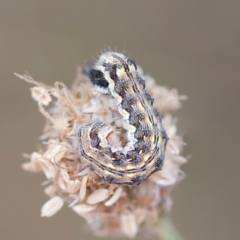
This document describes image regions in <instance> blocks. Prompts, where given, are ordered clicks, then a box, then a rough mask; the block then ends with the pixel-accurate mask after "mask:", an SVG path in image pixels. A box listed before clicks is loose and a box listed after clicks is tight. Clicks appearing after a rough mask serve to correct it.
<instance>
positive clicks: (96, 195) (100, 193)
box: [87, 188, 109, 204]
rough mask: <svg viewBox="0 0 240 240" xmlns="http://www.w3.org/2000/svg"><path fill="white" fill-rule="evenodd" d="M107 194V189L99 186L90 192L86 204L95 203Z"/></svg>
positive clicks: (106, 196) (103, 198)
mask: <svg viewBox="0 0 240 240" xmlns="http://www.w3.org/2000/svg"><path fill="white" fill-rule="evenodd" d="M108 196H109V193H108V190H107V189H105V188H100V189H98V190H96V191H94V192H93V193H91V194H90V195H89V196H88V198H87V203H88V204H96V203H99V202H102V201H104V200H105V199H107V198H108Z"/></svg>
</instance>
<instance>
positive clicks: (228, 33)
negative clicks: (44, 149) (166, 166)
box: [0, 0, 240, 240]
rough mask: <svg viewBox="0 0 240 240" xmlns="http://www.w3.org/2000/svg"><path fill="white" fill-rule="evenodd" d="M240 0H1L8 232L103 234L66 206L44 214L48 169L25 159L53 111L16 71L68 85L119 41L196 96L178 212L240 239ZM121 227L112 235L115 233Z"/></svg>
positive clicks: (187, 119)
mask: <svg viewBox="0 0 240 240" xmlns="http://www.w3.org/2000/svg"><path fill="white" fill-rule="evenodd" d="M239 10H240V2H239V1H231V0H229V1H222V0H201V1H195V0H192V1H178V0H175V1H172V0H168V1H162V0H161V1H160V0H159V1H157V0H156V1H142V0H135V1H125V0H122V1H80V0H79V1H73V0H71V1H67V0H66V1H60V0H58V1H57V0H52V1H47V0H21V1H19V0H8V1H7V0H6V1H4V0H1V1H0V68H1V70H0V81H1V88H0V89H1V90H0V91H1V94H0V109H1V114H0V116H1V129H0V131H1V138H0V147H1V167H0V172H1V174H0V190H1V200H0V201H1V204H0V239H1V240H13V239H24V240H32V239H34V240H40V239H58V240H66V239H71V240H73V239H97V238H95V237H93V236H92V235H91V234H90V233H88V231H87V230H86V225H85V224H84V222H83V221H82V220H81V219H80V217H78V216H77V215H76V214H75V213H74V212H72V211H70V210H69V209H68V208H67V207H66V206H65V207H64V208H63V210H61V211H60V212H59V213H57V215H55V216H54V217H52V218H50V219H46V218H40V208H41V206H42V204H43V203H44V202H45V201H46V200H47V197H46V196H45V195H44V193H43V188H42V187H41V185H40V184H41V182H42V181H43V180H44V179H45V178H44V176H43V175H42V174H38V175H37V174H30V173H27V172H24V171H22V169H21V164H22V163H23V162H24V161H25V159H23V158H22V156H21V154H22V153H23V152H26V153H31V152H32V151H34V150H35V149H37V146H38V144H39V143H40V141H39V140H38V137H39V135H40V134H41V131H42V128H43V125H44V120H43V117H42V116H41V115H40V113H39V112H38V110H37V105H36V103H35V102H34V101H33V100H32V99H31V97H30V92H29V87H30V85H28V84H27V83H25V82H23V81H21V80H19V79H17V78H16V77H15V76H14V75H13V73H14V72H18V73H24V71H25V70H27V71H28V72H29V73H30V74H31V75H32V76H33V77H34V78H35V79H36V80H38V81H42V82H45V83H47V84H52V83H53V82H55V81H62V82H64V83H66V84H67V85H68V86H70V85H71V82H72V80H73V79H74V76H75V73H76V68H77V66H78V65H81V64H84V63H85V62H87V61H91V60H93V58H95V57H96V56H97V55H98V54H99V53H100V52H101V50H104V49H105V48H108V47H111V48H112V49H115V48H116V49H117V50H118V51H123V50H126V53H127V54H128V55H129V56H130V57H131V58H135V59H136V61H137V63H138V64H139V65H140V66H142V67H143V69H144V70H145V72H146V73H150V74H151V75H152V76H153V77H154V78H156V79H157V81H158V82H159V83H160V84H162V85H164V86H169V87H176V88H177V89H179V91H180V93H182V94H186V95H188V96H189V100H188V101H187V102H185V103H184V107H183V108H182V109H181V110H180V111H179V112H178V113H177V114H176V115H177V116H178V126H179V133H180V134H181V135H183V136H184V139H185V141H186V142H187V144H188V145H187V147H186V148H185V152H184V154H185V155H189V154H191V155H192V158H191V159H190V161H189V163H188V164H186V165H185V166H184V167H183V170H184V171H185V172H186V174H187V178H186V180H185V181H183V182H182V183H181V184H180V185H179V186H178V187H177V188H176V190H175V191H174V193H173V197H174V208H173V211H172V214H171V215H172V219H173V222H174V223H175V225H176V226H177V228H178V229H179V231H180V232H181V233H182V235H183V236H184V237H185V239H186V240H202V239H207V240H215V239H217V240H226V239H231V240H235V239H240V237H239V236H240V223H239V217H240V210H239V202H240V190H239V183H240V181H239V180H240V178H239V170H240V159H239V156H240V144H239V133H240V129H239V120H240V112H239V104H240V97H239V92H240V69H239V68H240V14H239V13H240V12H239ZM113 238H114V237H112V239H113Z"/></svg>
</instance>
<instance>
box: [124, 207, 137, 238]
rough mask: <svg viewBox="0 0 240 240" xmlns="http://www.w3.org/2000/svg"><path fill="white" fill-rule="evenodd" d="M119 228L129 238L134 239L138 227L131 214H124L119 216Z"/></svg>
mask: <svg viewBox="0 0 240 240" xmlns="http://www.w3.org/2000/svg"><path fill="white" fill-rule="evenodd" d="M121 228H122V231H123V232H124V233H125V234H126V235H127V236H128V237H129V238H134V237H135V236H136V234H137V232H138V225H137V223H136V219H135V216H134V215H133V213H131V212H124V213H122V214H121Z"/></svg>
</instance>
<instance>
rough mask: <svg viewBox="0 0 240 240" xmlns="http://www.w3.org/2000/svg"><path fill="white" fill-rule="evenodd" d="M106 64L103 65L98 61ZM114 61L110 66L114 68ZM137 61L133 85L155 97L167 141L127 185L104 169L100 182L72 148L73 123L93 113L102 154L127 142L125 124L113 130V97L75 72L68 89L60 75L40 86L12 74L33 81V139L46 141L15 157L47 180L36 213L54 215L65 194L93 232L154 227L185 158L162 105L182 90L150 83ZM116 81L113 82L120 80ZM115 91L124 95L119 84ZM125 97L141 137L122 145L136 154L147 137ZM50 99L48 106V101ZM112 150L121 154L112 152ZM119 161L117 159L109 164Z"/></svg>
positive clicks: (174, 104)
mask: <svg viewBox="0 0 240 240" xmlns="http://www.w3.org/2000/svg"><path fill="white" fill-rule="evenodd" d="M129 64H130V63H129ZM108 67H109V66H107V65H106V68H108ZM129 68H131V69H133V68H134V65H133V64H131V65H129ZM121 69H122V68H121ZM121 69H120V68H119V69H118V68H117V70H116V71H121ZM137 69H138V73H139V74H140V75H141V76H138V79H140V78H141V79H144V80H145V81H144V82H145V83H146V86H145V83H144V82H143V83H144V84H143V83H142V81H141V84H142V85H141V86H142V88H145V89H146V91H147V92H148V93H149V94H150V96H151V99H150V97H149V101H150V102H151V103H152V98H153V99H155V101H154V107H155V108H156V112H157V111H159V112H161V113H164V115H165V117H164V118H163V124H164V127H165V129H166V130H167V135H168V137H169V138H170V141H169V142H168V144H167V148H166V152H165V163H164V165H163V169H162V171H157V172H155V173H154V174H152V175H151V176H150V177H149V178H147V179H145V180H144V181H143V182H142V183H141V184H140V185H139V186H137V187H135V188H130V187H128V186H125V185H121V186H119V185H116V184H114V183H115V179H114V178H113V177H112V176H111V175H108V176H106V177H105V179H108V180H109V181H108V182H106V181H105V180H104V178H100V177H99V176H98V175H97V174H96V173H95V172H94V171H93V169H92V168H91V166H90V165H88V164H87V163H86V162H84V161H83V157H82V156H81V155H79V152H78V145H79V142H78V136H77V133H78V130H79V128H80V127H82V126H85V125H88V124H91V123H92V122H93V121H101V122H103V123H105V125H106V129H105V131H101V132H100V133H99V136H100V138H101V141H100V142H101V143H102V145H99V142H98V141H97V142H96V146H97V147H98V148H99V149H102V151H105V153H107V154H108V156H109V157H111V156H113V155H114V156H115V155H117V151H118V149H119V148H122V147H124V146H126V145H127V138H128V136H127V134H126V131H123V130H121V129H122V128H123V125H124V124H123V121H122V116H121V114H119V112H118V111H117V110H116V104H117V102H116V100H115V99H113V98H111V96H110V95H104V94H99V93H98V92H96V91H95V89H94V87H93V85H92V83H91V82H90V80H89V79H88V78H86V76H82V75H81V73H79V75H78V76H77V79H76V81H75V82H74V84H73V88H72V89H67V87H66V86H65V85H64V84H62V83H56V84H55V85H54V86H52V87H51V86H46V85H44V84H42V83H38V82H36V81H34V80H33V79H32V78H31V77H30V76H28V75H24V76H20V75H17V76H18V77H20V78H21V79H24V80H26V81H27V82H30V83H32V84H34V85H35V87H33V88H32V89H31V92H32V97H33V98H34V99H35V100H36V101H37V102H38V106H39V110H40V112H41V113H42V115H43V116H44V117H45V118H46V126H45V128H44V132H43V135H42V136H41V139H42V140H43V141H44V143H46V141H47V144H43V146H42V148H41V149H40V150H39V151H38V152H33V153H32V154H31V155H30V156H29V160H30V161H29V162H27V163H24V164H23V165H22V167H23V169H24V170H26V171H30V172H39V171H42V172H44V174H45V176H46V178H47V179H48V183H49V186H46V188H45V193H46V194H47V195H48V196H50V197H51V199H50V200H49V201H48V202H46V203H45V204H44V205H43V207H42V210H41V216H44V217H50V216H52V215H54V214H55V213H56V212H57V211H59V210H60V209H61V208H62V206H63V203H64V202H66V203H67V204H68V205H69V206H70V207H71V208H72V209H73V210H74V211H75V212H76V213H77V214H79V215H80V216H81V217H83V218H84V219H86V221H87V223H88V224H89V226H90V227H92V229H93V232H94V233H95V234H97V235H102V236H106V235H108V236H112V235H113V234H114V235H126V236H128V237H129V238H133V237H134V236H136V234H137V233H138V231H139V229H140V228H141V230H143V229H144V228H148V229H149V227H151V229H152V231H154V229H155V228H154V226H155V224H156V223H157V222H159V218H161V215H162V213H163V212H167V211H169V209H170V208H171V196H170V192H171V190H172V189H173V187H174V186H175V185H176V183H177V182H179V181H180V180H181V179H183V177H184V174H183V173H182V171H181V170H180V166H181V165H182V164H183V163H185V162H186V159H185V158H184V157H182V156H180V155H178V154H179V151H181V149H182V140H181V138H180V137H179V136H176V130H177V128H176V125H175V120H174V119H173V118H172V116H171V115H170V112H171V111H173V110H177V109H179V108H180V106H181V100H184V99H186V97H185V96H180V95H179V94H178V92H177V91H176V90H175V89H173V90H169V89H167V88H165V87H162V86H159V85H157V84H156V83H155V80H154V79H152V78H150V77H149V76H144V74H143V73H142V71H141V69H140V68H139V67H138V68H137ZM139 81H140V80H139ZM122 87H123V89H124V88H126V87H128V86H125V85H124V84H123V83H122ZM118 88H119V89H120V86H119V87H118ZM119 89H118V90H119ZM121 89H122V88H121ZM121 89H120V90H121ZM120 92H121V93H122V95H123V96H124V93H123V90H121V91H120ZM52 96H53V97H52ZM128 100H129V105H126V106H125V107H126V108H127V109H128V108H130V107H131V108H134V109H133V110H132V112H131V116H130V119H129V122H130V124H132V125H134V126H135V127H137V128H138V129H139V131H138V134H137V138H139V139H140V140H141V141H142V142H141V144H135V145H134V144H132V149H129V150H128V154H127V153H126V156H128V155H129V156H130V154H132V152H131V150H133V151H134V149H133V148H134V147H136V148H137V149H138V150H139V154H140V152H141V151H146V152H147V151H148V147H149V146H148V145H146V143H144V139H145V138H146V137H149V131H148V129H145V126H141V124H140V123H141V122H142V121H145V118H146V116H143V114H142V113H141V112H140V111H138V109H137V108H136V104H137V103H136V102H134V101H132V100H131V99H130V98H129V99H128ZM131 101H132V102H131ZM50 103H51V108H48V107H47V106H48V105H49V104H50ZM159 117H161V116H159ZM97 140H98V139H97ZM86 141H87V139H86ZM109 146H112V147H109ZM113 149H115V150H114V151H113ZM134 152H136V151H134ZM132 155H133V154H132ZM132 155H131V156H132ZM134 156H135V158H134V159H135V161H136V162H135V163H132V164H138V161H140V158H139V156H138V155H137V154H135V155H134ZM134 156H132V157H134ZM118 158H119V159H120V160H121V159H122V157H121V156H120V155H119V156H118ZM96 159H97V157H96ZM128 161H129V160H128V158H124V164H125V163H127V162H128ZM122 166H123V165H121V164H120V165H119V164H118V165H116V169H118V168H121V167H122ZM149 169H151V168H149ZM132 177H133V178H134V177H136V175H133V176H132ZM137 177H139V178H141V176H137ZM110 180H111V181H110Z"/></svg>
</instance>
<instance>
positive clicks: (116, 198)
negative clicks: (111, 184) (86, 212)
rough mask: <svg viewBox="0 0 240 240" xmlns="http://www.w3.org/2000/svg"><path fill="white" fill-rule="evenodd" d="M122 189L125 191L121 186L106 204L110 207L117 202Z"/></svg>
mask: <svg viewBox="0 0 240 240" xmlns="http://www.w3.org/2000/svg"><path fill="white" fill-rule="evenodd" d="M122 191H123V190H122V188H121V187H119V188H118V189H117V190H116V191H115V193H114V194H113V195H112V197H111V198H110V199H109V200H108V201H107V202H105V206H107V207H109V206H111V205H113V204H114V203H115V202H117V200H118V199H119V198H120V197H121V194H122Z"/></svg>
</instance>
